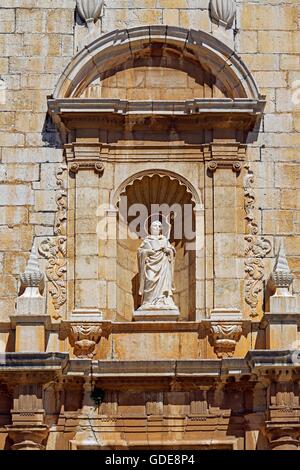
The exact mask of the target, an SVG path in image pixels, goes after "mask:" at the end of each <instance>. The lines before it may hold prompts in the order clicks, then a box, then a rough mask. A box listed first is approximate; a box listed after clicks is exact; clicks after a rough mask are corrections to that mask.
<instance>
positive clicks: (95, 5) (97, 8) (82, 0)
mask: <svg viewBox="0 0 300 470" xmlns="http://www.w3.org/2000/svg"><path fill="white" fill-rule="evenodd" d="M103 3H104V2H103V0H77V1H76V6H77V11H78V14H79V16H80V17H81V19H82V20H83V21H85V23H86V25H87V27H88V29H89V31H92V30H93V28H94V23H95V22H96V21H97V20H98V19H99V18H100V16H101V14H102V8H103Z"/></svg>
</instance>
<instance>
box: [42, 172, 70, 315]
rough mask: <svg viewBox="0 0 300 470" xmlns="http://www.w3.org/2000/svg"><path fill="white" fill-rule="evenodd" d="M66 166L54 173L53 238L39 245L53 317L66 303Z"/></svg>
mask: <svg viewBox="0 0 300 470" xmlns="http://www.w3.org/2000/svg"><path fill="white" fill-rule="evenodd" d="M66 172H67V168H66V167H61V168H59V169H58V171H57V173H56V179H57V185H58V186H59V188H60V191H59V192H58V193H57V196H56V204H57V213H56V217H55V227H54V234H55V235H56V237H55V238H47V239H46V240H44V241H43V242H42V243H41V245H40V247H39V252H40V254H41V255H42V256H44V258H46V259H47V260H48V263H47V267H46V275H47V278H48V280H49V282H50V284H51V286H50V289H49V292H50V295H51V296H52V301H53V305H54V309H55V312H56V314H55V316H54V318H56V319H58V318H61V317H62V308H63V306H64V304H65V303H66V299H67V295H66V278H65V277H66V271H67V268H66V265H67V261H66V250H67V238H66V233H67V192H66V187H65V184H66Z"/></svg>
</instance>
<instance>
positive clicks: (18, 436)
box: [6, 384, 49, 450]
mask: <svg viewBox="0 0 300 470" xmlns="http://www.w3.org/2000/svg"><path fill="white" fill-rule="evenodd" d="M11 416H12V424H11V425H9V426H6V429H7V431H8V436H9V438H10V439H11V440H12V441H13V445H12V450H45V445H43V441H44V440H45V439H46V438H47V436H48V433H49V428H48V426H47V425H45V424H44V417H45V410H44V409H43V386H42V385H41V384H24V385H15V386H14V400H13V409H12V411H11Z"/></svg>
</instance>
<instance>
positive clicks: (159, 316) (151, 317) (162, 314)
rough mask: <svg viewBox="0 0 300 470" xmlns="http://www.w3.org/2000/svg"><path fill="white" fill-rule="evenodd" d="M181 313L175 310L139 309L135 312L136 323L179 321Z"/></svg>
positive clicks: (175, 308)
mask: <svg viewBox="0 0 300 470" xmlns="http://www.w3.org/2000/svg"><path fill="white" fill-rule="evenodd" d="M179 316H180V312H179V310H178V308H177V307H174V308H157V309H155V308H149V309H147V308H139V309H138V310H135V311H134V312H133V319H134V321H155V320H159V321H177V320H179Z"/></svg>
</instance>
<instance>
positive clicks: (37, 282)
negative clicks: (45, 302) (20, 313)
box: [20, 243, 44, 289]
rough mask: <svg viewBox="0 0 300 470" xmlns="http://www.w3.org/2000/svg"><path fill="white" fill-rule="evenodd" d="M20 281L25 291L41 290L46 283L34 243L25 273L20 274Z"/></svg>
mask: <svg viewBox="0 0 300 470" xmlns="http://www.w3.org/2000/svg"><path fill="white" fill-rule="evenodd" d="M20 279H21V284H22V287H23V288H24V289H27V287H38V288H40V287H41V285H42V283H43V281H44V274H43V273H42V272H41V271H40V268H39V262H38V256H37V250H36V247H35V244H34V243H33V246H32V250H31V253H30V257H29V260H28V263H27V266H26V269H25V272H24V273H22V274H20Z"/></svg>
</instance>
